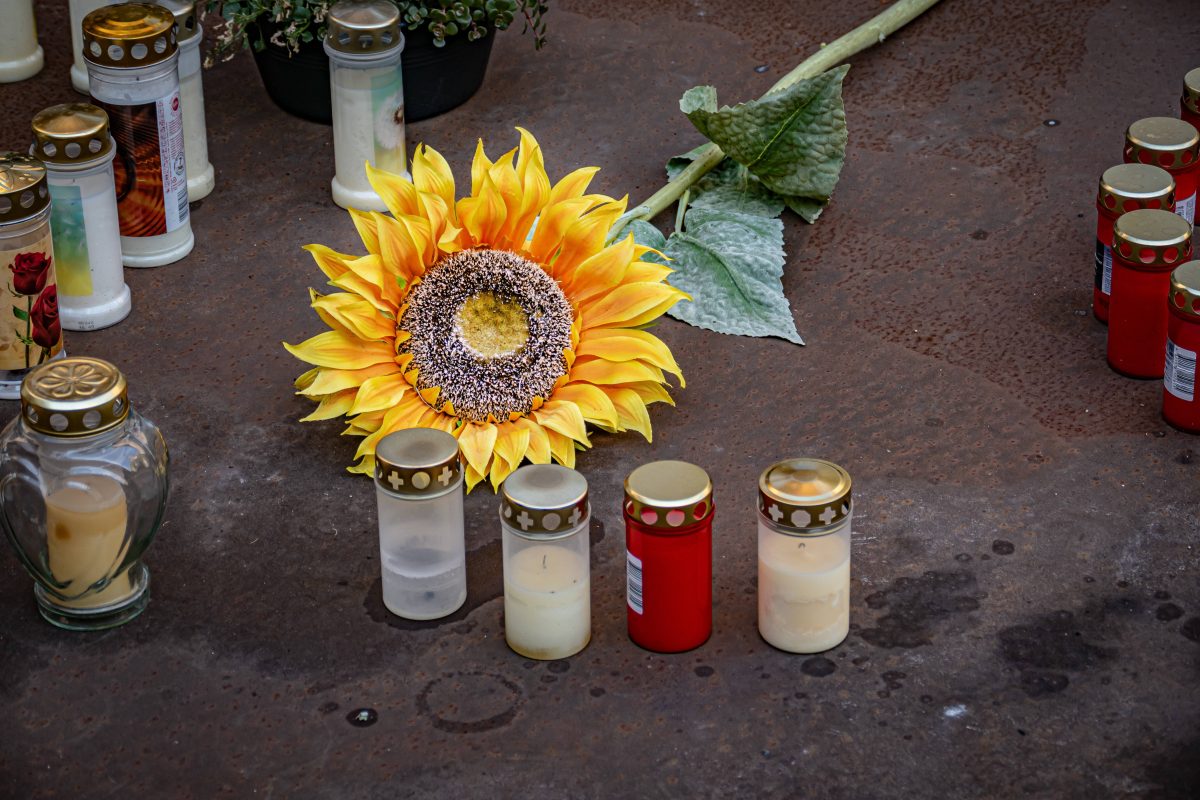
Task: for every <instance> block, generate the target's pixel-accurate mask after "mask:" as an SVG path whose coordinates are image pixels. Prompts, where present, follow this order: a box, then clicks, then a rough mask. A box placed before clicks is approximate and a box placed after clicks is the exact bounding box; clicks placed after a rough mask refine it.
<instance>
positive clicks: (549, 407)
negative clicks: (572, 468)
mask: <svg viewBox="0 0 1200 800" xmlns="http://www.w3.org/2000/svg"><path fill="white" fill-rule="evenodd" d="M533 418H534V420H536V421H537V422H538V424H540V425H541V426H543V427H545V428H548V429H550V430H552V431H557V432H558V433H561V434H562V435H563V436H569V437H570V438H571V439H573V440H575V441H577V442H580V443H581V444H585V445H586V444H588V436H587V425H586V424H584V421H583V413H582V412H581V411H580V410H579V406H577V405H575V404H574V403H572V402H565V401H561V400H554V399H550V400H548V401H547V402H546V404H545V405H544V406H542V407H541V408H540V409H538V410H537V411H534V412H533ZM550 444H551V448H553V446H554V443H553V442H551V443H550Z"/></svg>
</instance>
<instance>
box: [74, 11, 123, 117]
mask: <svg viewBox="0 0 1200 800" xmlns="http://www.w3.org/2000/svg"><path fill="white" fill-rule="evenodd" d="M113 2H114V0H68V3H67V8H68V11H69V14H70V22H71V51H72V55H73V56H74V58H73V60H72V62H71V86H73V87H75V91H77V92H79V93H81V94H88V73H87V62H86V61H84V60H83V18H84V17H86V16H87V15H88V14H90V13H92V12H93V11H95V10H96V9H97V8H100V7H102V6H111V5H112V4H113Z"/></svg>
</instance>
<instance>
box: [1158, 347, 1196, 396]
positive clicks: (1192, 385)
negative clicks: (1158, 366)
mask: <svg viewBox="0 0 1200 800" xmlns="http://www.w3.org/2000/svg"><path fill="white" fill-rule="evenodd" d="M1163 386H1165V387H1166V389H1167V391H1168V392H1170V393H1171V394H1173V395H1175V396H1176V397H1178V398H1179V399H1180V400H1186V401H1187V402H1189V403H1190V402H1191V401H1192V400H1194V399H1195V398H1196V351H1195V350H1187V349H1185V348H1183V347H1180V346H1179V345H1177V344H1175V343H1174V342H1172V341H1171V340H1170V339H1167V365H1166V368H1165V369H1164V370H1163Z"/></svg>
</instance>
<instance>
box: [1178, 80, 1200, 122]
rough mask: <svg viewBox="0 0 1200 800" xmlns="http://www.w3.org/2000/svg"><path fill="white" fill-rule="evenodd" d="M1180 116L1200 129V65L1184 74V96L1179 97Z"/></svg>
mask: <svg viewBox="0 0 1200 800" xmlns="http://www.w3.org/2000/svg"><path fill="white" fill-rule="evenodd" d="M1179 118H1180V119H1182V120H1183V121H1184V122H1189V123H1191V124H1192V126H1194V127H1195V128H1197V129H1200V67H1196V68H1195V69H1194V70H1192V71H1191V72H1189V73H1188V74H1187V75H1184V76H1183V97H1181V98H1179Z"/></svg>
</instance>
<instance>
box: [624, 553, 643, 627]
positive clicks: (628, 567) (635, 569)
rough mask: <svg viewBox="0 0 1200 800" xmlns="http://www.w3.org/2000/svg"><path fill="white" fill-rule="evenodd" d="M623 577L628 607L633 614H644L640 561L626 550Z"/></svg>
mask: <svg viewBox="0 0 1200 800" xmlns="http://www.w3.org/2000/svg"><path fill="white" fill-rule="evenodd" d="M625 575H626V584H627V585H628V586H629V592H628V602H629V607H630V608H632V609H633V613H635V614H644V613H646V609H645V607H644V606H643V605H642V560H641V559H640V558H638V557H637V556H635V555H634V554H633V553H631V552H629V551H628V550H626V551H625Z"/></svg>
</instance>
